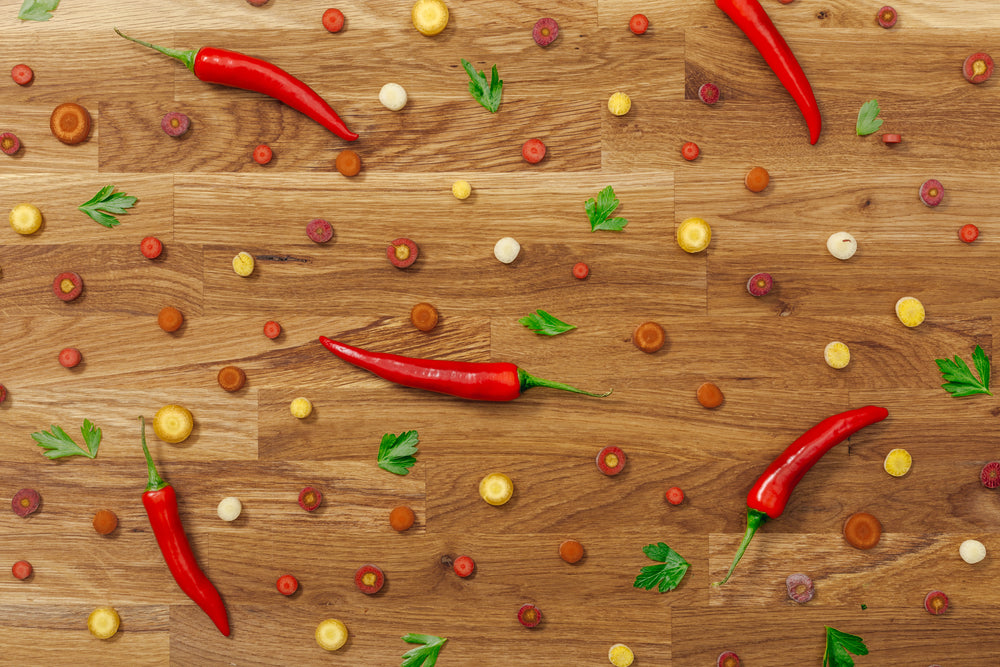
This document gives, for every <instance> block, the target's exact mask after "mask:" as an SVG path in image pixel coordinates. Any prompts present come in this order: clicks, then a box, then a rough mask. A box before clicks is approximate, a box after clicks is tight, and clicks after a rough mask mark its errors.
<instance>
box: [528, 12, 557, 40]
mask: <svg viewBox="0 0 1000 667" xmlns="http://www.w3.org/2000/svg"><path fill="white" fill-rule="evenodd" d="M558 36H559V24H558V23H556V20H555V19H553V18H548V17H546V18H542V19H538V21H537V22H536V23H535V27H534V28H532V29H531V37H532V39H534V40H535V44H538V46H548V45H549V44H551V43H552V42H554V41H555V40H556V37H558Z"/></svg>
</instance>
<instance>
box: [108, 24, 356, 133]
mask: <svg viewBox="0 0 1000 667" xmlns="http://www.w3.org/2000/svg"><path fill="white" fill-rule="evenodd" d="M115 32H117V33H118V34H119V35H121V36H122V37H124V38H125V39H127V40H129V41H132V42H135V43H136V44H142V45H143V46H148V47H149V48H151V49H155V50H156V51H159V52H160V53H163V54H165V55H168V56H170V57H171V58H176V59H177V60H180V61H181V62H182V63H184V65H185V66H186V67H187V68H188V69H189V70H191V71H192V72H194V75H195V76H196V77H198V78H199V79H201V80H202V81H204V82H206V83H218V84H220V85H223V86H229V87H230V88H242V89H243V90H252V91H254V92H257V93H263V94H265V95H267V96H269V97H273V98H274V99H276V100H280V101H281V102H284V103H285V104H287V105H288V106H290V107H292V108H293V109H295V110H296V111H301V112H302V113H304V114H305V115H307V116H309V117H310V118H312V119H313V120H314V121H316V122H317V123H319V124H320V125H322V126H323V127H325V128H326V129H328V130H330V131H331V132H333V133H334V134H336V135H337V136H338V137H340V138H341V139H345V140H347V141H354V140H355V139H357V138H358V135H357V134H355V133H354V132H351V131H350V130H349V129H347V126H346V125H345V124H344V121H342V120H341V119H340V116H338V115H337V112H336V111H334V110H333V109H331V108H330V105H329V104H327V103H326V102H325V101H324V100H323V98H322V97H320V96H319V94H318V93H316V91H315V90H313V89H312V88H310V87H309V86H307V85H306V84H304V83H303V82H302V81H300V80H299V79H297V78H295V77H294V76H292V75H291V74H289V73H288V72H286V71H285V70H283V69H281V68H280V67H277V66H275V65H272V64H271V63H269V62H266V61H263V60H260V59H258V58H254V57H252V56H248V55H244V54H242V53H237V52H236V51H228V50H226V49H218V48H215V47H213V46H204V47H202V48H200V49H198V50H197V51H193V50H192V51H182V50H179V49H170V48H166V47H163V46H157V45H155V44H150V43H149V42H144V41H142V40H140V39H135V38H133V37H129V36H128V35H126V34H125V33H123V32H122V31H121V30H119V29H118V28H115Z"/></svg>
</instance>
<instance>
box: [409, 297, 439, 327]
mask: <svg viewBox="0 0 1000 667" xmlns="http://www.w3.org/2000/svg"><path fill="white" fill-rule="evenodd" d="M410 322H411V323H412V324H413V326H415V327H416V328H417V329H419V330H420V331H431V330H432V329H433V328H434V327H436V326H437V323H438V311H437V308H435V307H434V306H433V305H432V304H429V303H418V304H417V305H415V306H414V307H413V308H411V309H410Z"/></svg>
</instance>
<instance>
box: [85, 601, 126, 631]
mask: <svg viewBox="0 0 1000 667" xmlns="http://www.w3.org/2000/svg"><path fill="white" fill-rule="evenodd" d="M120 623H121V618H120V617H119V616H118V612H117V611H116V610H115V609H114V607H98V608H97V609H95V610H94V611H92V612H90V616H88V617H87V629H88V630H90V634H92V635H94V636H95V637H97V638H98V639H111V638H112V637H114V636H115V634H116V633H117V632H118V626H119V624H120Z"/></svg>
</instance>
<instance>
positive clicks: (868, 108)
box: [858, 100, 882, 137]
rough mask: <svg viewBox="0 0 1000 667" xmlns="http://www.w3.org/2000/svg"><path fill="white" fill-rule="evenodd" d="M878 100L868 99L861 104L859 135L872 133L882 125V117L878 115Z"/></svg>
mask: <svg viewBox="0 0 1000 667" xmlns="http://www.w3.org/2000/svg"><path fill="white" fill-rule="evenodd" d="M880 111H881V109H879V106H878V100H868V101H867V102H865V103H864V104H862V105H861V111H859V112H858V136H859V137H863V136H865V135H866V134H871V133H872V132H874V131H875V130H877V129H878V128H880V127H882V119H881V118H879V117H878V114H879V112H880Z"/></svg>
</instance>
